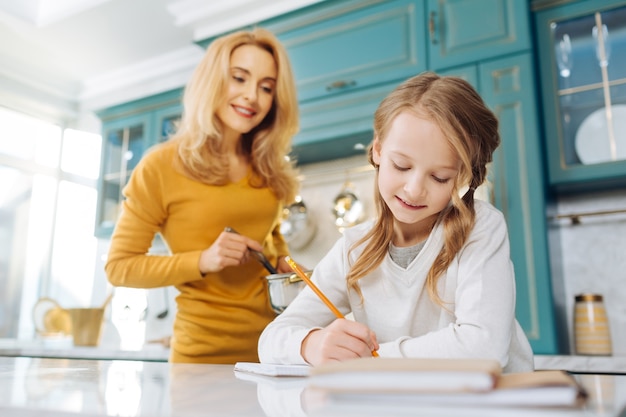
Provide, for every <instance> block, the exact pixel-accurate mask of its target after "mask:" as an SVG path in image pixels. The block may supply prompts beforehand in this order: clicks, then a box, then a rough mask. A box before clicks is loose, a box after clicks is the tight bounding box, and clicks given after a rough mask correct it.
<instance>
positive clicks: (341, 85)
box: [326, 80, 356, 91]
mask: <svg viewBox="0 0 626 417" xmlns="http://www.w3.org/2000/svg"><path fill="white" fill-rule="evenodd" d="M355 85H356V81H354V80H351V81H343V80H340V81H335V82H333V83H330V84H328V85H327V86H326V91H332V90H340V89H342V88H347V87H354V86H355Z"/></svg>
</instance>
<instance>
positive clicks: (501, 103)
mask: <svg viewBox="0 0 626 417" xmlns="http://www.w3.org/2000/svg"><path fill="white" fill-rule="evenodd" d="M442 74H446V75H456V76H460V77H462V78H464V79H466V80H467V81H468V82H470V83H471V84H472V85H474V87H475V88H476V89H477V91H479V93H480V94H481V96H482V97H483V100H485V103H486V104H487V105H488V106H489V107H490V108H491V110H492V111H493V112H494V113H495V114H496V115H497V117H498V120H499V121H500V125H499V127H500V135H501V138H502V144H501V145H500V147H499V148H498V149H497V150H496V153H495V155H494V161H493V163H492V166H491V167H490V173H489V183H490V186H489V188H488V189H489V190H490V192H489V199H490V200H491V202H492V203H493V204H494V205H495V206H496V207H498V208H499V209H500V210H501V211H502V212H503V213H504V216H505V218H506V221H507V225H508V228H509V237H510V242H511V258H512V260H513V264H514V267H515V276H516V284H517V303H516V316H517V319H518V320H519V322H520V324H521V326H522V328H523V329H524V331H525V332H526V335H527V336H528V339H529V340H530V343H531V345H532V347H533V351H534V353H536V354H555V353H558V350H559V349H558V346H557V344H558V342H557V337H556V336H557V334H556V328H555V317H554V307H553V301H552V289H551V288H552V287H551V277H550V264H549V259H548V255H547V254H548V242H547V225H546V217H545V211H546V201H545V195H544V191H543V190H544V180H543V175H542V169H541V163H540V162H539V161H541V149H540V140H539V138H540V136H539V135H540V125H539V122H538V118H537V117H538V115H537V111H538V110H537V106H536V103H537V98H536V95H535V80H534V75H533V74H534V72H533V64H532V59H531V55H530V53H522V54H517V55H511V56H507V57H505V58H501V59H495V60H489V61H483V62H480V63H478V64H476V65H470V66H466V67H459V68H456V69H453V70H449V71H442Z"/></svg>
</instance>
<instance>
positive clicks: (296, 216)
mask: <svg viewBox="0 0 626 417" xmlns="http://www.w3.org/2000/svg"><path fill="white" fill-rule="evenodd" d="M316 231H317V227H316V225H315V223H314V222H313V220H312V219H311V216H310V214H309V212H308V210H307V207H306V205H305V204H304V201H302V198H301V197H300V196H298V197H296V202H295V203H293V204H291V205H290V206H287V207H285V208H284V209H283V219H282V222H281V224H280V233H281V234H282V235H283V237H284V238H285V241H286V242H287V244H288V245H289V248H290V249H295V250H299V249H302V248H304V247H305V246H306V245H308V244H309V243H310V242H311V240H313V238H314V237H315V232H316Z"/></svg>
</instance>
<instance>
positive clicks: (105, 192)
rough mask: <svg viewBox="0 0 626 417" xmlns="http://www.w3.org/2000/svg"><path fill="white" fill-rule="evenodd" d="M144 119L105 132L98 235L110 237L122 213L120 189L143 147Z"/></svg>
mask: <svg viewBox="0 0 626 417" xmlns="http://www.w3.org/2000/svg"><path fill="white" fill-rule="evenodd" d="M145 130H146V124H145V123H144V122H143V120H138V121H137V122H136V123H133V124H129V125H123V126H120V127H110V128H108V129H106V130H105V135H104V138H103V139H104V153H103V158H102V171H101V182H100V196H99V201H98V220H97V222H98V224H97V229H98V230H97V234H98V235H101V236H103V235H107V234H110V233H111V232H112V230H113V227H114V226H115V222H116V221H117V218H118V216H119V213H120V210H121V203H122V200H123V196H122V190H123V188H124V186H125V185H126V183H127V182H128V178H129V177H130V173H131V171H132V170H133V168H135V166H136V165H137V163H138V162H139V160H140V158H141V156H142V155H143V152H144V148H145V137H146V132H145Z"/></svg>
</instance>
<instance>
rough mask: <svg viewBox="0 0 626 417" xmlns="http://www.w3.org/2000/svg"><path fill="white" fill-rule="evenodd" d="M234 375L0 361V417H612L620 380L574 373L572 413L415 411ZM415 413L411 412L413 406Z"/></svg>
mask: <svg viewBox="0 0 626 417" xmlns="http://www.w3.org/2000/svg"><path fill="white" fill-rule="evenodd" d="M246 375H248V374H243V375H242V374H238V373H237V374H236V373H235V372H234V371H233V367H232V366H231V365H190V364H170V363H166V362H142V361H119V360H113V361H109V360H107V361H98V360H85V359H57V358H28V357H0V415H1V416H2V417H31V416H32V417H35V416H41V415H45V416H46V417H49V416H52V417H77V416H81V417H96V416H127V417H144V416H145V417H155V416H163V417H169V416H177V417H192V416H193V417H195V416H202V417H212V416H219V417H231V416H236V417H257V416H267V417H282V416H293V417H305V416H308V417H317V416H324V417H333V416H336V417H339V416H341V417H351V416H354V417H356V416H359V417H364V416H380V417H383V416H384V417H394V416H415V415H437V416H444V417H445V416H454V417H458V416H459V415H463V416H476V417H489V416H494V417H496V416H497V417H518V416H519V417H522V416H523V417H532V416H538V417H539V416H541V417H546V416H560V417H583V416H586V417H593V416H598V417H600V416H602V417H617V416H619V414H620V412H621V411H622V408H623V407H624V405H625V404H626V375H590V374H587V375H576V378H578V379H579V380H580V382H581V383H582V384H583V385H584V386H585V387H586V388H587V390H588V391H589V393H590V397H589V399H588V401H587V403H586V405H584V406H582V407H580V408H569V409H563V408H556V409H555V408H552V409H546V408H528V407H521V408H520V407H508V408H507V407H497V408H493V407H489V408H485V407H477V406H469V407H467V406H465V407H463V408H459V407H458V406H456V407H455V406H450V405H446V404H442V405H437V406H423V405H416V404H415V403H413V404H412V405H408V404H402V403H398V402H393V401H382V400H381V402H376V403H375V404H372V403H369V404H367V405H364V404H360V403H358V402H350V401H346V402H343V403H341V404H327V403H325V402H324V401H323V398H320V397H316V396H310V395H307V390H306V378H293V377H286V378H269V377H254V376H250V375H248V376H247V377H246ZM416 407H417V408H416Z"/></svg>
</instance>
